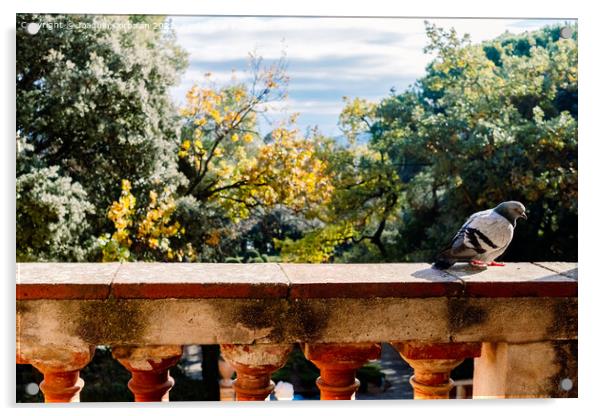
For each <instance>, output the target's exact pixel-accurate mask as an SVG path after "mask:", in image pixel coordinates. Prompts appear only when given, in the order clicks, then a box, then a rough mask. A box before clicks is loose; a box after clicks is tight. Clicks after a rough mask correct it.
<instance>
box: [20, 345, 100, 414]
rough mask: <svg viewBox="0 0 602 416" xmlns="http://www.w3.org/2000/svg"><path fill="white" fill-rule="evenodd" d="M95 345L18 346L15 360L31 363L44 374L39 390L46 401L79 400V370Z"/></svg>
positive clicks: (85, 362)
mask: <svg viewBox="0 0 602 416" xmlns="http://www.w3.org/2000/svg"><path fill="white" fill-rule="evenodd" d="M94 350H95V347H94V346H87V345H84V346H78V347H67V346H65V347H57V346H54V345H53V346H26V345H23V344H21V345H19V347H18V349H17V364H31V365H32V366H34V367H35V368H36V369H38V370H39V371H40V372H41V373H42V374H43V375H44V380H43V381H42V382H41V383H40V390H42V393H43V394H44V401H45V402H47V403H65V402H79V392H80V391H81V389H82V388H83V387H84V381H83V380H82V379H81V378H80V377H79V372H80V370H81V369H82V368H84V367H85V366H86V365H88V363H89V362H90V361H91V360H92V357H93V356H94Z"/></svg>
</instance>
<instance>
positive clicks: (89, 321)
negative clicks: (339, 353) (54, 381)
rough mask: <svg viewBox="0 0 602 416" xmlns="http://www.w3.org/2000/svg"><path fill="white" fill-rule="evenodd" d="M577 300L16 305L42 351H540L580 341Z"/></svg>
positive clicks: (26, 333)
mask: <svg viewBox="0 0 602 416" xmlns="http://www.w3.org/2000/svg"><path fill="white" fill-rule="evenodd" d="M576 318H577V301H576V299H575V298H426V299H422V298H408V299H397V298H380V299H353V298H349V299H305V300H295V301H291V302H289V301H287V300H286V299H194V300H192V299H146V300H143V299H121V300H105V301H100V300H64V301H56V300H37V301H18V302H17V337H18V338H17V339H20V340H23V341H27V342H34V343H35V342H39V343H43V344H56V345H61V344H68V345H77V344H78V343H84V344H86V343H87V344H92V345H165V344H176V345H187V344H226V343H228V344H250V343H254V342H257V343H292V342H374V341H391V340H394V341H406V340H421V341H425V342H449V341H453V342H479V341H508V342H532V341H542V340H554V339H575V338H576V337H577V321H576Z"/></svg>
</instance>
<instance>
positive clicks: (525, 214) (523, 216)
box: [520, 212, 527, 220]
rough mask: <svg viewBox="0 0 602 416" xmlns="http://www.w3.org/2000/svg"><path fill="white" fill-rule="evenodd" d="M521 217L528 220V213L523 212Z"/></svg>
mask: <svg viewBox="0 0 602 416" xmlns="http://www.w3.org/2000/svg"><path fill="white" fill-rule="evenodd" d="M520 217H521V218H522V219H523V220H526V219H527V213H526V212H523V213H522V214H520Z"/></svg>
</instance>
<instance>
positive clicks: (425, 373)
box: [392, 341, 481, 400]
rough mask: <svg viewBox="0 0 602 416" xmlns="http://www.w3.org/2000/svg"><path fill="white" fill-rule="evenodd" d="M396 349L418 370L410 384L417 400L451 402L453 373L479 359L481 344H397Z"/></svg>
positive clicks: (395, 343) (395, 344)
mask: <svg viewBox="0 0 602 416" xmlns="http://www.w3.org/2000/svg"><path fill="white" fill-rule="evenodd" d="M392 345H393V346H394V347H395V348H396V349H397V351H399V354H400V355H401V357H402V358H403V359H404V360H405V361H406V362H407V363H408V364H410V366H411V367H412V368H413V369H414V375H413V376H412V378H411V379H410V384H411V385H412V387H413V388H414V399H419V400H428V399H449V392H450V390H451V389H452V387H453V380H452V379H451V378H450V373H451V371H452V370H453V369H454V368H455V367H457V366H458V365H459V364H460V363H461V362H462V361H464V359H466V358H472V357H478V356H479V355H480V354H481V343H479V342H471V343H447V344H446V343H441V344H440V343H422V342H413V341H412V342H394V343H392Z"/></svg>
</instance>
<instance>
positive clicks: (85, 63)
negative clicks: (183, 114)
mask: <svg viewBox="0 0 602 416" xmlns="http://www.w3.org/2000/svg"><path fill="white" fill-rule="evenodd" d="M23 22H39V23H43V24H44V25H60V24H63V25H64V26H63V27H64V29H54V30H53V29H49V28H48V27H47V26H44V25H43V26H42V28H41V29H40V31H39V32H38V33H37V34H36V35H30V34H29V33H27V32H26V30H24V29H22V26H21V23H23ZM163 22H164V18H162V17H157V16H154V17H145V16H134V17H127V16H103V15H98V16H87V15H35V14H34V15H31V14H19V15H17V27H19V29H18V30H17V66H16V84H17V85H16V87H17V135H18V136H20V137H21V138H22V140H23V141H24V142H25V143H26V144H27V145H28V146H31V147H32V149H31V151H32V152H33V154H35V157H36V161H35V162H36V164H38V165H41V166H42V167H47V168H54V167H57V168H58V174H59V175H61V176H64V177H69V178H71V179H72V180H73V182H74V183H79V184H80V185H81V187H83V190H84V191H85V193H86V200H87V202H88V203H90V204H92V205H93V206H94V207H95V210H94V211H88V214H87V219H88V222H89V224H90V227H81V228H79V230H75V229H74V230H73V232H76V231H77V232H78V233H79V237H80V239H81V240H91V238H92V237H93V236H94V235H99V234H100V233H101V232H103V231H108V228H109V227H108V225H109V224H108V222H107V219H106V212H105V209H106V208H107V207H108V206H109V205H110V204H111V202H112V201H113V200H114V199H116V197H117V196H118V195H119V188H118V184H119V183H120V181H121V179H123V178H130V180H131V181H132V183H133V184H134V185H135V186H136V187H137V188H138V189H140V190H141V193H142V194H143V195H148V191H149V190H150V189H151V187H152V185H153V184H155V185H156V184H158V183H161V184H162V186H175V185H177V184H179V183H180V182H181V181H182V180H183V177H182V176H181V175H180V174H179V173H178V172H177V164H176V161H177V160H176V156H175V154H176V152H177V146H178V145H177V141H176V137H177V125H176V121H177V115H176V112H175V109H174V108H173V106H172V104H171V101H170V97H169V92H168V88H169V87H170V86H172V85H175V84H176V83H177V82H178V77H179V74H181V73H182V71H183V69H184V67H185V65H186V56H185V53H184V51H183V50H182V49H180V48H179V47H178V46H176V44H175V38H174V35H173V32H171V31H166V30H162V29H161V27H160V26H159V24H160V23H163ZM132 23H139V24H144V25H141V26H138V27H137V28H135V29H132V28H128V26H127V25H128V24H132ZM68 24H69V25H72V26H71V28H69V29H67V28H66V25H68ZM25 170H27V169H25ZM17 174H18V175H19V174H20V172H19V171H18V172H17ZM116 185H117V186H116ZM86 206H87V205H86ZM35 209H37V208H36V207H34V206H32V207H31V208H30V209H29V211H32V210H35ZM83 210H84V209H83V208H82V209H81V210H80V211H83ZM40 215H43V214H40ZM74 224H75V223H74ZM53 238H54V239H58V238H59V237H58V236H55V237H53ZM75 241H76V239H67V240H65V243H63V244H69V243H74V242H75ZM78 241H79V240H78ZM23 249H25V248H23ZM76 249H77V248H76V247H73V248H72V250H76ZM36 250H38V247H37V246H36V247H31V250H30V252H31V255H32V256H34V257H35V256H36V255H37V251H36ZM40 256H42V253H40ZM77 258H81V256H80V257H77ZM40 259H41V257H40ZM74 259H75V258H74Z"/></svg>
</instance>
